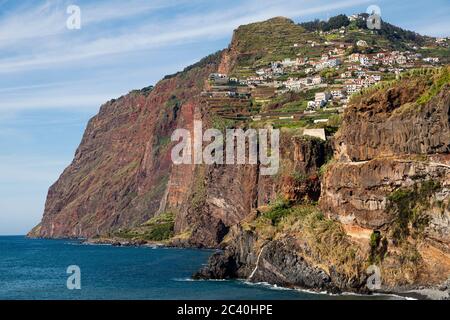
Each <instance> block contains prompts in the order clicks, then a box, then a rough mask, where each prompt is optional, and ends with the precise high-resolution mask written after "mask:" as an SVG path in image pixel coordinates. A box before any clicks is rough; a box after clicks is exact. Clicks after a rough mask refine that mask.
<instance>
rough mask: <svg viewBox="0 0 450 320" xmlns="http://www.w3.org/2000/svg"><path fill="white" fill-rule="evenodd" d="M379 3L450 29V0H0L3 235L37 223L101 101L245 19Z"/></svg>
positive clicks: (397, 14) (221, 43)
mask: <svg viewBox="0 0 450 320" xmlns="http://www.w3.org/2000/svg"><path fill="white" fill-rule="evenodd" d="M70 4H75V5H78V6H79V7H80V8H81V23H82V25H81V29H80V30H68V29H67V28H66V19H67V17H68V15H67V13H66V8H67V6H68V5H70ZM372 4H375V5H378V6H379V7H380V8H381V13H382V17H383V19H384V20H386V21H389V22H391V23H393V24H396V25H398V26H401V27H404V28H407V29H410V30H414V31H417V32H420V33H422V34H428V35H433V36H449V35H450V6H449V1H448V0H429V1H419V0H410V1H406V0H400V1H395V0H390V1H384V0H383V1H364V0H335V1H321V0H319V1H317V0H286V1H281V0H280V1H277V0H273V1H265V0H248V1H238V0H231V1H230V0H229V1H223V0H221V1H216V0H189V1H186V0H177V1H172V0H147V1H144V0H130V1H119V0H108V1H92V0H90V1H81V0H80V1H77V0H71V1H65V0H61V1H58V0H52V1H38V0H32V1H23V0H22V1H16V0H0V235H2V234H3V235H5V234H25V233H26V232H27V231H29V230H30V228H32V227H33V226H34V225H35V224H37V223H38V222H39V220H40V218H41V215H42V212H43V208H44V203H45V197H46V193H47V190H48V187H49V186H50V185H51V184H52V183H53V182H54V181H55V180H56V179H57V178H58V176H59V174H61V172H62V170H63V169H64V168H65V167H66V166H67V165H68V164H69V163H70V161H71V160H72V157H73V154H74V152H75V149H76V147H77V146H78V144H79V142H80V140H81V137H82V134H83V131H84V128H85V126H86V123H87V121H88V119H89V118H90V117H91V116H93V115H94V114H95V113H96V112H97V110H98V108H99V106H100V105H101V104H102V103H103V102H105V101H107V100H109V99H111V98H114V97H118V96H121V95H122V94H125V93H127V92H129V91H130V90H132V89H137V88H142V87H145V86H148V85H150V84H155V83H156V82H157V81H158V79H160V78H161V77H162V76H164V75H166V74H170V73H173V72H176V71H178V70H180V69H182V68H183V67H185V66H187V65H189V64H192V63H194V62H196V61H197V60H199V59H200V58H202V57H204V56H206V55H208V54H210V53H213V52H215V51H217V50H219V49H222V48H224V47H226V46H227V45H228V43H229V41H230V39H231V35H232V31H233V29H235V28H236V27H237V26H239V25H241V24H245V23H250V22H254V21H260V20H265V19H268V18H270V17H273V16H286V17H290V18H292V19H294V20H295V21H297V22H300V21H308V20H312V19H315V18H320V19H327V18H328V17H330V16H333V15H335V14H338V13H346V14H352V13H357V12H365V11H366V9H367V7H368V6H369V5H372Z"/></svg>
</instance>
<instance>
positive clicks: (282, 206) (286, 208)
mask: <svg viewBox="0 0 450 320" xmlns="http://www.w3.org/2000/svg"><path fill="white" fill-rule="evenodd" d="M290 213H291V206H290V203H289V202H288V201H286V200H285V199H277V200H276V201H275V203H274V204H273V205H272V206H271V208H270V210H269V211H267V212H265V213H264V214H263V216H264V217H265V218H267V219H269V220H270V221H271V222H272V225H277V224H278V223H279V222H280V220H281V219H282V218H283V217H285V216H287V215H289V214H290Z"/></svg>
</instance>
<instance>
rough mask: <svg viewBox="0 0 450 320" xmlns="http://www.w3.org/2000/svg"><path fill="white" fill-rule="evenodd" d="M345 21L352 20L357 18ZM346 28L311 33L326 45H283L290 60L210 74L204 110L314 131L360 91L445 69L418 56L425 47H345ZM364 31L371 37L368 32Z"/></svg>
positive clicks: (441, 43) (441, 42)
mask: <svg viewBox="0 0 450 320" xmlns="http://www.w3.org/2000/svg"><path fill="white" fill-rule="evenodd" d="M347 18H348V19H349V21H352V20H355V19H358V18H359V19H361V18H363V17H361V16H358V15H354V16H349V17H347ZM349 28H350V27H344V26H342V27H340V28H338V29H335V30H330V31H326V32H323V31H316V33H317V34H318V39H319V38H321V39H330V40H325V41H323V42H319V41H315V40H312V39H309V40H306V42H305V43H303V44H299V43H293V44H288V45H289V47H290V48H289V50H290V52H294V54H293V55H292V56H289V57H285V58H284V59H282V60H277V61H270V62H269V63H267V64H266V65H264V66H260V67H257V68H254V67H246V72H245V74H241V75H239V74H220V73H213V74H211V75H210V76H209V80H208V83H207V85H206V87H205V91H204V92H203V94H202V95H203V97H204V98H205V99H206V101H207V103H208V106H209V107H210V109H211V110H212V111H215V112H216V113H217V114H218V115H219V116H221V117H223V118H225V119H229V120H244V121H250V122H261V121H270V122H271V123H272V124H275V126H277V125H278V126H297V125H298V126H301V127H306V126H308V124H309V126H312V127H313V128H314V129H317V128H316V127H319V128H320V127H321V126H322V127H323V125H326V124H327V123H328V122H329V120H330V117H332V116H333V115H339V114H340V113H342V112H343V110H344V109H345V108H346V107H347V105H348V103H349V99H350V97H351V96H352V95H354V94H358V93H359V92H361V90H363V89H365V88H369V87H371V86H374V85H376V84H377V83H379V82H380V81H388V80H393V79H395V78H396V77H398V76H399V74H400V73H401V72H404V71H406V70H409V69H415V68H432V67H438V66H440V65H442V64H445V62H442V61H441V59H440V58H439V57H436V56H429V55H424V54H422V53H421V52H420V51H421V50H420V49H422V50H423V49H426V48H418V47H417V46H414V45H410V48H408V50H389V49H387V48H380V47H376V46H374V45H370V44H368V41H366V40H364V39H354V41H353V42H350V41H348V39H347V38H346V36H347V34H348V33H350V32H351V30H349ZM366 32H367V33H372V34H373V31H371V30H366ZM331 39H332V40H331ZM434 41H435V43H434V44H433V45H434V47H437V48H439V47H442V48H448V46H449V44H450V41H449V39H448V38H443V39H435V40H434ZM305 47H309V48H305ZM305 49H306V50H305ZM297 51H298V53H295V52H297ZM305 51H306V52H308V53H306V54H305ZM310 52H313V53H312V54H311V53H310ZM284 102H287V103H284ZM273 105H275V107H273ZM279 105H283V107H282V108H279V107H278V106H279ZM317 131H318V130H314V135H316V136H318V137H320V138H324V137H325V132H324V129H322V131H323V132H320V133H318V134H317ZM319 131H320V130H319Z"/></svg>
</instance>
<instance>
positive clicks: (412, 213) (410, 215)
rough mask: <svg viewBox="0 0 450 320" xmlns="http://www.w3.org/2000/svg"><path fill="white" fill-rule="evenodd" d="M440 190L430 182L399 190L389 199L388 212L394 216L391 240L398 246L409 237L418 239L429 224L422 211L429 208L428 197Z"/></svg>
mask: <svg viewBox="0 0 450 320" xmlns="http://www.w3.org/2000/svg"><path fill="white" fill-rule="evenodd" d="M440 188H441V186H440V184H439V183H437V182H434V181H432V180H429V181H425V182H422V183H421V184H415V185H414V186H413V187H411V188H400V189H398V190H396V191H394V192H392V193H391V194H390V195H389V197H388V200H389V205H388V210H390V211H391V212H393V213H394V214H395V217H396V218H395V220H394V223H393V227H392V238H393V241H394V243H395V244H399V243H401V242H403V241H404V240H406V238H407V237H408V236H409V235H411V236H413V237H414V238H416V237H419V236H420V235H421V234H422V232H423V230H424V229H425V227H426V226H427V225H428V223H429V217H428V216H427V215H426V214H425V213H424V211H425V210H426V209H427V208H428V207H429V206H430V197H431V196H432V195H433V194H434V193H435V192H437V191H438V190H439V189H440Z"/></svg>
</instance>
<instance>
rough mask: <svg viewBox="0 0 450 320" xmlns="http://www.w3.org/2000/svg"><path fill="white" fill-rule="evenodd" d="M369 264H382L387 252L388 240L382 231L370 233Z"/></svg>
mask: <svg viewBox="0 0 450 320" xmlns="http://www.w3.org/2000/svg"><path fill="white" fill-rule="evenodd" d="M369 245H370V255H369V264H380V263H381V262H382V261H383V259H384V257H385V255H386V252H387V246H388V241H387V239H386V237H382V236H381V232H379V231H374V232H372V234H371V235H370V242H369Z"/></svg>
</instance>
